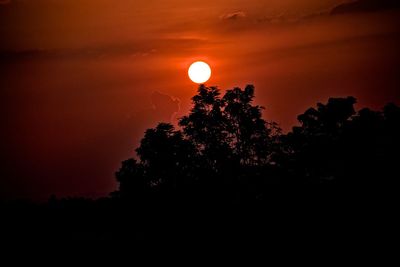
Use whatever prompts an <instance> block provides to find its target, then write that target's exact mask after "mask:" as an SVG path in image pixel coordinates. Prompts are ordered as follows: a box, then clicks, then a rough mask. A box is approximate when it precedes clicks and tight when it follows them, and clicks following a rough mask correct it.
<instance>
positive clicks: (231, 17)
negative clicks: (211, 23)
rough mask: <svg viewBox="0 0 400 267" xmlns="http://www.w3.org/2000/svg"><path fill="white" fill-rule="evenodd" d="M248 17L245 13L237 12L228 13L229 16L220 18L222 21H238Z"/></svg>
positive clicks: (225, 15) (224, 15)
mask: <svg viewBox="0 0 400 267" xmlns="http://www.w3.org/2000/svg"><path fill="white" fill-rule="evenodd" d="M245 17H246V13H245V12H243V11H240V10H239V11H235V12H231V13H227V14H223V15H221V16H220V18H221V19H222V20H237V19H241V18H245Z"/></svg>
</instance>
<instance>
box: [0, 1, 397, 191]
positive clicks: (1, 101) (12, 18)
mask: <svg viewBox="0 0 400 267" xmlns="http://www.w3.org/2000/svg"><path fill="white" fill-rule="evenodd" d="M343 2H345V1H340V0H326V1H321V0H269V1H257V0H240V1H239V0H230V1H228V0H212V1H209V0H195V1H188V0H169V1H162V0H146V1H139V0H136V1H128V0H120V1H110V0H79V1H78V0H35V1H32V0H10V1H5V0H0V36H2V39H1V42H0V106H1V124H2V129H1V130H2V131H1V134H0V137H1V140H0V145H1V148H2V154H1V160H2V162H1V172H2V174H1V178H0V179H1V180H0V196H6V197H8V196H11V197H16V196H18V197H34V198H46V197H47V196H48V195H50V194H51V193H56V194H57V195H86V196H98V195H104V194H107V192H110V191H113V190H115V188H116V184H115V182H114V177H113V173H114V171H115V170H116V169H117V168H118V167H119V163H120V161H121V160H123V159H126V158H128V157H131V156H133V154H134V148H135V147H136V145H137V144H138V141H139V139H140V138H141V136H142V134H143V132H144V130H145V129H146V128H148V127H151V126H155V124H156V123H157V122H158V121H172V122H175V119H176V118H177V117H180V116H182V115H183V114H185V113H186V112H187V111H188V109H189V108H190V98H191V97H192V96H193V95H194V94H195V91H196V85H195V84H193V83H192V82H191V81H190V80H189V79H188V77H187V68H188V66H189V64H190V63H191V62H192V61H194V60H204V61H207V62H208V63H209V64H210V65H211V67H212V70H213V75H212V77H211V79H210V81H209V82H208V83H207V84H208V85H218V86H219V87H220V88H221V89H223V90H224V89H228V88H231V87H233V86H245V85H246V84H249V83H251V84H254V85H255V86H256V101H257V103H258V104H261V105H263V106H265V107H266V110H265V113H264V115H265V118H266V119H267V120H273V121H276V122H278V123H279V124H280V125H281V126H282V128H283V129H284V130H290V127H291V126H293V125H294V124H295V123H296V116H297V115H298V114H300V113H301V112H303V111H304V110H305V109H306V108H308V107H310V106H312V105H315V103H316V102H318V101H326V100H327V98H328V97H330V96H334V97H337V96H348V95H353V96H355V97H356V98H357V99H358V107H363V106H370V107H372V108H376V109H378V108H381V107H382V106H383V105H384V104H385V103H386V102H389V101H394V102H398V101H399V100H400V93H399V84H400V68H399V60H400V54H399V47H400V38H399V32H400V27H399V26H400V21H399V15H400V9H398V7H399V4H396V3H395V2H396V1H393V0H386V1H378V0H362V1H356V3H355V4H354V3H353V4H350V5H348V4H344V5H340V4H342V3H343ZM339 5H340V7H339V8H338V6H339ZM332 10H335V11H334V12H332ZM175 112H177V113H176V114H175Z"/></svg>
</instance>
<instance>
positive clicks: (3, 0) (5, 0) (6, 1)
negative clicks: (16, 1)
mask: <svg viewBox="0 0 400 267" xmlns="http://www.w3.org/2000/svg"><path fill="white" fill-rule="evenodd" d="M9 3H11V0H0V5H6V4H9Z"/></svg>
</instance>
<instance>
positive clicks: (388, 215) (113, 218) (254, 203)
mask: <svg viewBox="0 0 400 267" xmlns="http://www.w3.org/2000/svg"><path fill="white" fill-rule="evenodd" d="M254 97H255V89H254V87H253V86H252V85H248V86H246V87H245V88H244V89H241V88H234V89H232V90H227V91H226V92H225V93H224V94H223V95H221V92H220V91H219V89H218V88H216V87H207V86H205V85H201V86H200V87H199V88H198V92H197V94H196V95H195V96H194V97H193V98H192V101H193V106H192V109H191V110H190V113H189V114H188V115H187V116H184V117H182V118H180V119H179V127H178V128H176V127H174V126H173V125H172V124H170V123H159V124H158V125H157V126H156V127H155V128H152V129H148V130H146V132H145V134H144V137H143V139H142V140H141V142H140V146H139V147H138V148H137V149H136V153H137V157H136V158H130V159H127V160H125V161H123V162H122V165H121V167H120V169H119V170H118V171H117V172H116V179H117V181H118V184H119V188H118V190H117V191H115V192H112V193H111V194H110V197H106V198H101V199H98V200H91V199H86V198H62V199H58V198H57V197H56V196H52V197H51V198H50V199H49V201H48V203H46V204H34V203H31V202H24V201H16V202H8V203H3V205H0V206H2V207H3V208H2V214H3V215H4V218H6V220H3V222H2V223H5V224H6V225H5V226H2V227H0V229H2V230H1V231H2V233H1V234H2V236H3V240H20V239H27V238H28V239H32V240H39V239H40V240H43V239H50V240H68V239H78V240H93V239H95V240H97V239H100V240H114V239H117V240H135V241H137V242H140V243H141V244H149V245H151V244H155V242H167V243H168V242H174V241H181V242H197V241H205V242H208V243H211V242H213V241H222V242H231V241H234V242H237V241H254V240H263V241H264V242H267V241H268V242H271V243H274V244H275V245H276V244H278V243H279V242H287V241H288V240H289V239H290V240H294V239H296V240H298V242H301V240H310V239H311V238H315V242H321V239H329V240H331V239H340V238H348V237H349V236H351V237H352V238H356V239H357V240H358V241H362V240H366V239H368V240H371V239H372V238H374V237H376V236H378V234H377V233H378V232H376V231H374V229H375V230H376V229H377V228H376V227H377V224H374V223H373V221H374V218H375V219H378V220H379V221H380V222H382V223H383V222H384V225H385V226H381V227H380V228H379V235H382V234H384V233H385V231H387V234H390V230H389V229H391V228H390V226H391V225H392V224H393V222H395V221H396V220H394V217H395V213H393V210H394V209H393V208H394V207H395V204H394V203H396V201H395V199H396V195H397V192H396V188H397V179H398V170H399V167H398V166H399V163H400V161H399V159H400V157H399V153H400V152H399V151H400V107H399V106H397V105H395V104H393V103H390V104H387V105H386V106H385V107H384V108H383V110H382V111H373V110H371V109H368V108H364V109H361V110H359V111H356V110H355V107H354V106H355V104H356V99H355V98H354V97H346V98H330V99H329V100H328V101H327V103H325V104H322V103H318V104H317V106H316V107H313V108H309V109H308V110H306V111H305V112H304V113H303V114H301V115H299V116H298V121H299V126H295V127H293V129H292V130H291V131H290V132H288V133H283V132H282V131H281V130H280V128H279V127H278V125H277V124H276V123H274V122H269V121H266V120H264V119H263V117H262V111H263V107H261V106H258V105H254V103H253V100H254ZM350 231H351V235H349V232H350ZM366 231H368V235H365V232H366Z"/></svg>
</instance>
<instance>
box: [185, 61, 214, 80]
mask: <svg viewBox="0 0 400 267" xmlns="http://www.w3.org/2000/svg"><path fill="white" fill-rule="evenodd" d="M188 74H189V78H190V79H191V80H192V81H193V82H195V83H205V82H206V81H208V79H210V77H211V68H210V66H209V65H208V64H207V63H205V62H203V61H196V62H194V63H192V65H190V67H189V70H188Z"/></svg>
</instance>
